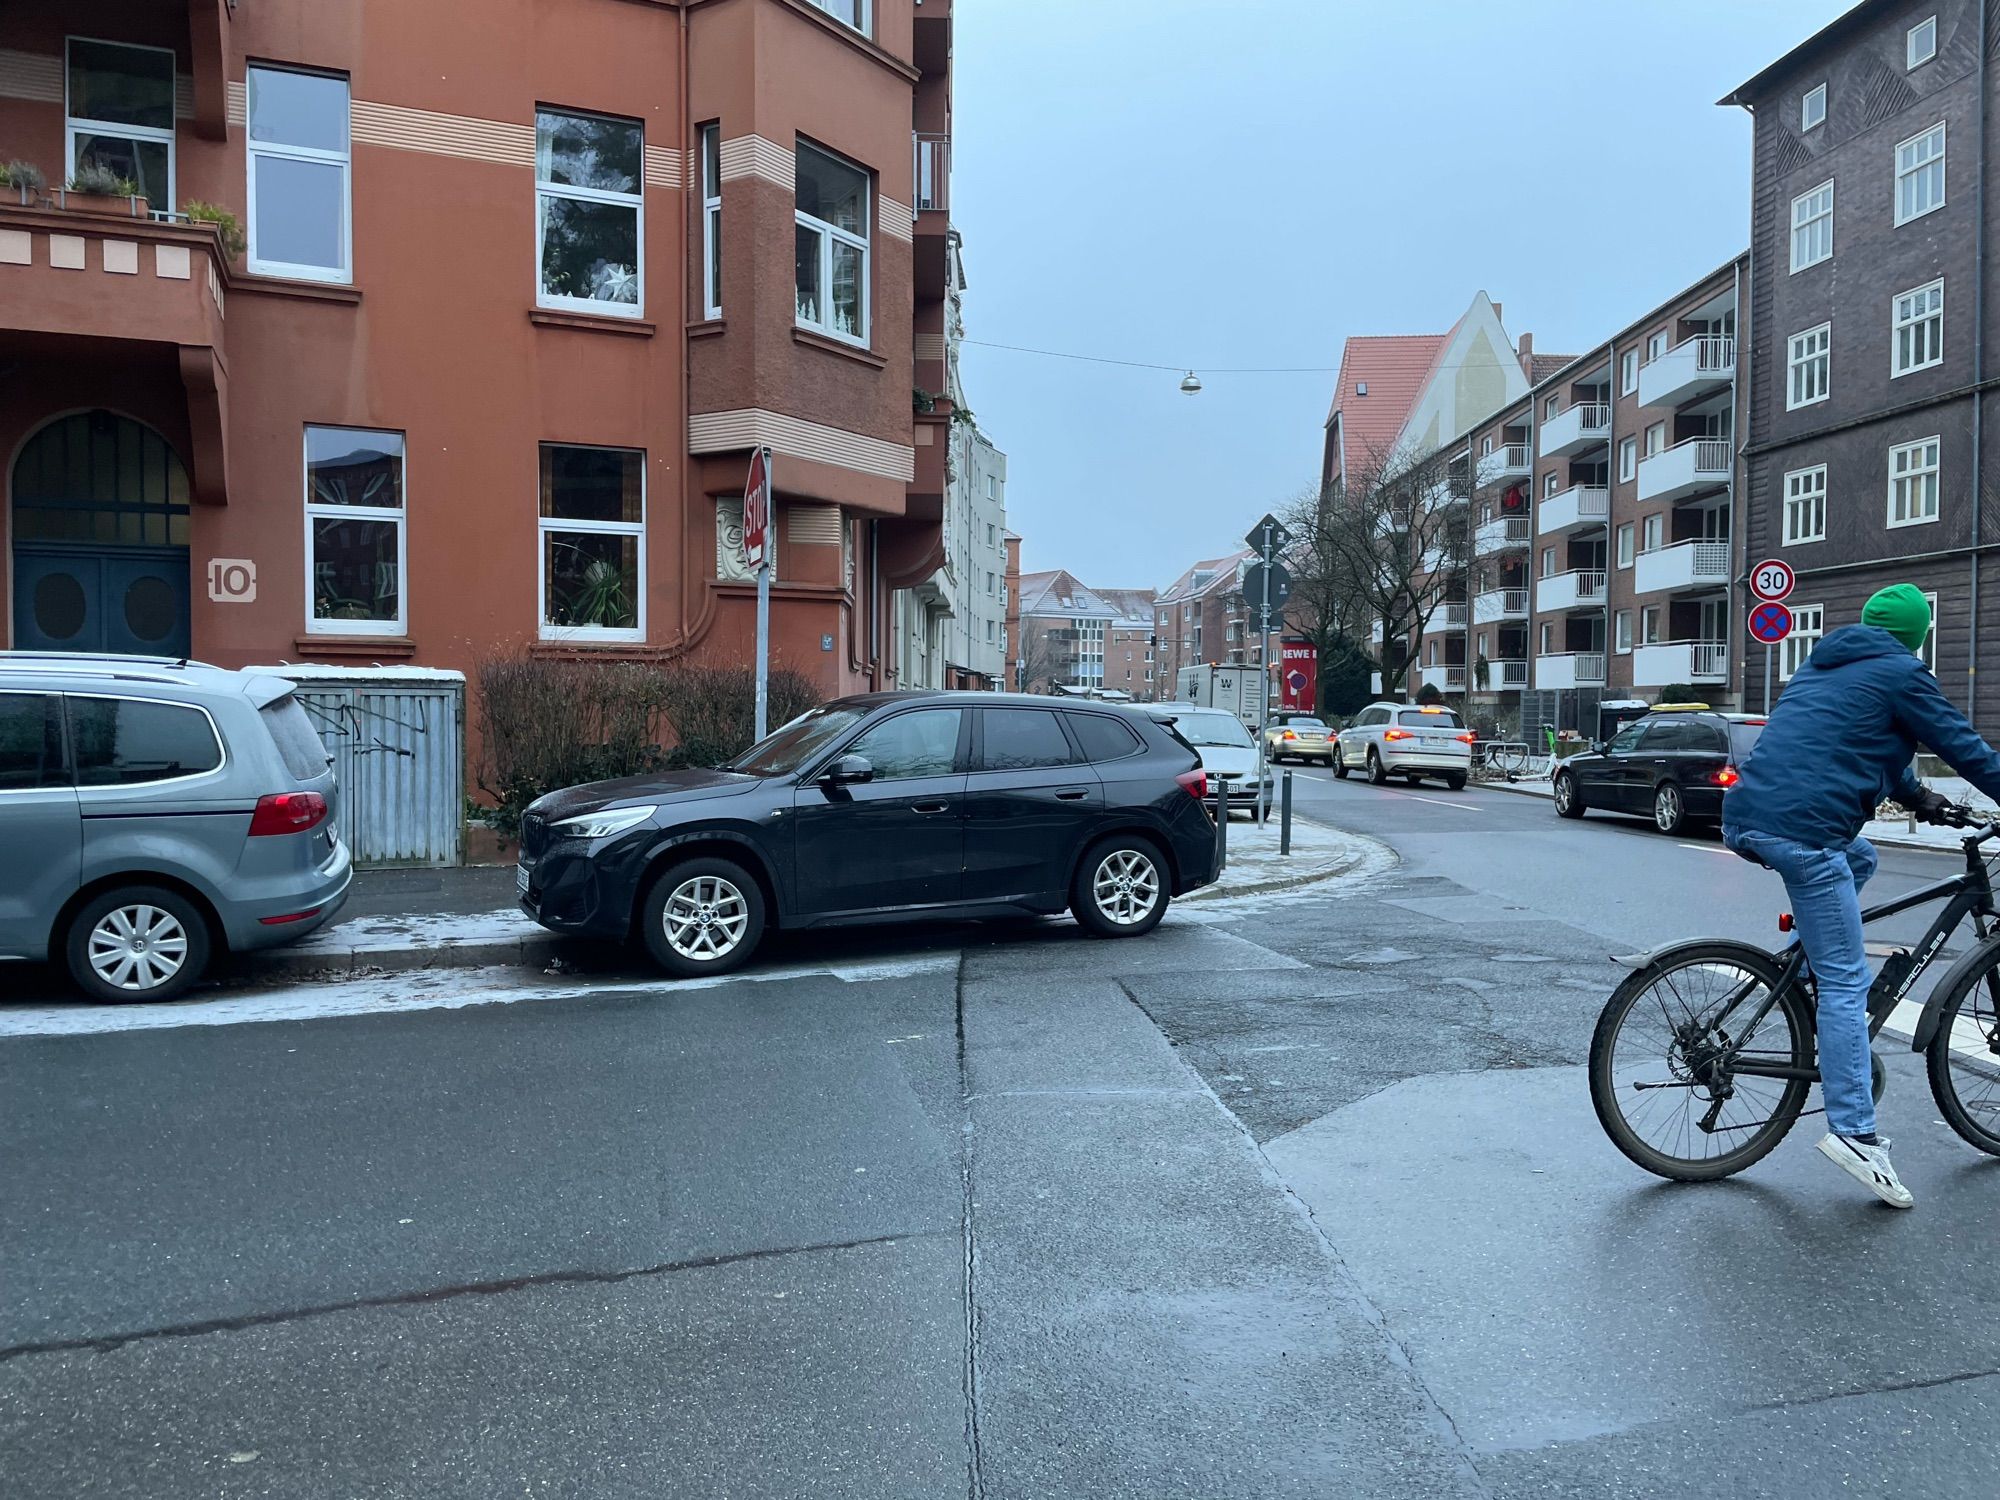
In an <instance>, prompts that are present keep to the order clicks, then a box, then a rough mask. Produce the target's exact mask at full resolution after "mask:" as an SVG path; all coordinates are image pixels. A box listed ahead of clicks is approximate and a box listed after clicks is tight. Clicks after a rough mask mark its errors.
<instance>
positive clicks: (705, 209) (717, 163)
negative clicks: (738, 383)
mask: <svg viewBox="0 0 2000 1500" xmlns="http://www.w3.org/2000/svg"><path fill="white" fill-rule="evenodd" d="M711 141H712V142H714V145H715V149H714V151H713V152H711V151H710V150H709V143H710V142H711ZM695 149H696V151H697V153H698V155H699V159H700V163H701V166H700V171H701V311H702V316H703V317H704V318H705V319H707V320H709V321H710V322H713V321H714V320H715V319H717V318H720V317H721V316H722V122H721V121H720V120H711V121H710V122H709V123H708V124H706V125H704V126H702V127H701V138H700V140H699V141H698V142H697V143H696V147H695ZM640 151H641V154H642V156H643V153H644V151H645V147H644V146H643V145H642V146H641V147H640ZM643 292H644V288H643V287H642V288H641V293H642V295H643Z"/></svg>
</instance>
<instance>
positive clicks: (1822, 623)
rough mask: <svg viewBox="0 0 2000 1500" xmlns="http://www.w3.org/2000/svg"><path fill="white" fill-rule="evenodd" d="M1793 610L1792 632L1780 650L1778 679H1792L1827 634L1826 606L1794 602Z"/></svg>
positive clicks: (1785, 680)
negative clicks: (1821, 638)
mask: <svg viewBox="0 0 2000 1500" xmlns="http://www.w3.org/2000/svg"><path fill="white" fill-rule="evenodd" d="M1791 610H1792V633H1791V634H1790V635H1788V636H1786V637H1785V640H1784V645H1783V646H1782V647H1781V648H1780V649H1779V651H1778V680H1779V681H1780V682H1789V681H1791V677H1792V673H1794V672H1796V671H1797V670H1798V669H1799V668H1800V667H1802V666H1804V665H1805V662H1806V658H1807V657H1808V656H1811V655H1812V649H1813V647H1815V646H1817V645H1818V644H1819V642H1820V637H1821V636H1823V635H1825V634H1826V606H1825V605H1823V604H1794V605H1792V606H1791Z"/></svg>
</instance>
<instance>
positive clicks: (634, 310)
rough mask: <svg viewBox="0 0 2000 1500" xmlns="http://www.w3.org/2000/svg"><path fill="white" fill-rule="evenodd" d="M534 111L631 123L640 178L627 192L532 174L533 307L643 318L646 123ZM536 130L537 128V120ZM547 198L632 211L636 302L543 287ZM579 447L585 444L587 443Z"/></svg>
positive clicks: (551, 109)
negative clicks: (557, 292) (636, 138)
mask: <svg viewBox="0 0 2000 1500" xmlns="http://www.w3.org/2000/svg"><path fill="white" fill-rule="evenodd" d="M535 114H536V115H537V116H541V115H545V114H547V115H572V116H576V117H579V118H582V119H591V120H609V121H611V122H612V123H614V124H618V125H630V126H632V127H633V128H634V129H636V130H637V131H638V132H639V181H638V183H637V184H636V185H635V186H634V188H633V190H632V191H631V192H629V193H614V192H611V191H610V190H609V189H607V188H587V187H573V186H571V185H570V184H569V183H566V182H544V181H542V178H541V172H540V169H539V168H537V170H536V174H535V306H537V307H547V308H552V309H554V310H556V311H558V312H574V313H584V314H586V315H588V316H590V317H598V318H643V317H644V316H645V315H646V125H645V122H644V121H643V120H635V119H632V118H631V117H630V116H629V115H612V114H604V113H601V112H599V111H597V110H593V109H571V108H569V107H568V106H561V107H558V106H556V105H553V104H551V105H537V106H536V107H535ZM534 128H535V129H537V130H539V129H540V120H539V119H537V121H536V124H535V127H534ZM548 198H572V199H576V200H578V201H579V202H583V203H612V204H618V205H621V206H623V207H626V208H630V209H631V210H632V217H633V219H634V220H635V221H637V224H638V234H637V236H636V238H635V239H634V241H633V246H634V250H633V253H634V254H636V255H637V256H638V258H639V264H638V265H637V266H635V267H634V268H633V269H634V270H635V271H636V272H637V273H638V277H639V292H638V297H637V299H636V300H635V301H631V302H607V301H603V300H601V299H599V298H596V297H556V296H551V295H550V294H549V293H548V292H547V291H546V290H545V289H544V288H543V286H542V227H543V218H544V215H543V212H542V203H543V200H545V199H548ZM581 446H584V447H588V446H590V445H589V444H583V445H581Z"/></svg>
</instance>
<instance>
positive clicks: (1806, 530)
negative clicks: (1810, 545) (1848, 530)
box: [1784, 464, 1826, 547]
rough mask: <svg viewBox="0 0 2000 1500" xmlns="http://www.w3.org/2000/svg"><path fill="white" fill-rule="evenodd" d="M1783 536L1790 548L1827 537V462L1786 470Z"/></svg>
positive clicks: (1820, 540) (1821, 540)
mask: <svg viewBox="0 0 2000 1500" xmlns="http://www.w3.org/2000/svg"><path fill="white" fill-rule="evenodd" d="M1802 521H1803V522H1804V524H1801V522H1802ZM1784 536H1785V543H1784V544H1785V545H1786V546H1787V547H1796V546H1798V545H1799V544H1800V543H1802V542H1823V541H1825V540H1826V465H1825V464H1814V465H1812V466H1811V467H1810V468H1805V469H1790V470H1787V471H1786V473H1785V532H1784Z"/></svg>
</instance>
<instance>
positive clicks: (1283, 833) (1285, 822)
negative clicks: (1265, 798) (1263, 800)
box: [1278, 766, 1292, 854]
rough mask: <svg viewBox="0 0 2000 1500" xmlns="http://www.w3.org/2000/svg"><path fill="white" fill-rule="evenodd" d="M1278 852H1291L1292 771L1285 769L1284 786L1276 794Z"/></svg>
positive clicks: (1289, 768) (1288, 768)
mask: <svg viewBox="0 0 2000 1500" xmlns="http://www.w3.org/2000/svg"><path fill="white" fill-rule="evenodd" d="M1278 852H1279V853H1280V854H1290V853H1291V852H1292V770H1291V767H1290V766H1287V767H1286V768H1285V784H1284V786H1283V788H1282V789H1280V791H1279V793H1278Z"/></svg>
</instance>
